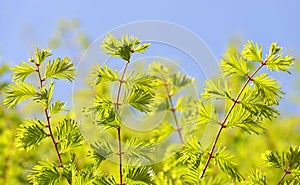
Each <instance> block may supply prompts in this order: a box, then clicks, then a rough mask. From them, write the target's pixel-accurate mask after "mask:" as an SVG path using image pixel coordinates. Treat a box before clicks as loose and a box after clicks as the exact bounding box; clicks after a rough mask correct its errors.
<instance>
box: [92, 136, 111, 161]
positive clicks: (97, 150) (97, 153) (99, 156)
mask: <svg viewBox="0 0 300 185" xmlns="http://www.w3.org/2000/svg"><path fill="white" fill-rule="evenodd" d="M91 148H92V149H93V151H90V155H89V157H91V158H93V159H94V161H95V164H94V165H95V166H98V167H99V166H100V164H101V163H102V161H104V160H106V159H107V158H109V157H111V156H112V154H113V153H114V151H113V149H112V148H111V146H110V145H109V143H107V142H106V141H105V140H101V141H98V142H96V143H95V144H94V145H91Z"/></svg>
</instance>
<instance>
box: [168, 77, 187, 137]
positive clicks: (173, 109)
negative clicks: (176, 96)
mask: <svg viewBox="0 0 300 185" xmlns="http://www.w3.org/2000/svg"><path fill="white" fill-rule="evenodd" d="M164 86H165V88H166V92H167V94H168V101H169V103H170V105H171V111H172V114H173V118H174V121H175V124H176V130H177V132H178V135H179V139H180V142H181V143H184V141H183V137H182V133H181V128H180V126H179V122H178V119H177V115H176V107H175V106H174V103H173V99H172V94H170V91H169V89H168V83H167V82H165V84H164Z"/></svg>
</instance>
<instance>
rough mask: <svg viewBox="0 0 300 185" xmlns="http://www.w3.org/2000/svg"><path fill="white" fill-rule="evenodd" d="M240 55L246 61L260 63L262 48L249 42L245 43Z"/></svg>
mask: <svg viewBox="0 0 300 185" xmlns="http://www.w3.org/2000/svg"><path fill="white" fill-rule="evenodd" d="M241 54H242V56H243V57H244V58H245V59H246V60H247V61H253V62H262V46H261V45H258V43H254V42H253V41H251V40H249V41H247V42H246V44H245V45H244V48H243V51H242V52H241Z"/></svg>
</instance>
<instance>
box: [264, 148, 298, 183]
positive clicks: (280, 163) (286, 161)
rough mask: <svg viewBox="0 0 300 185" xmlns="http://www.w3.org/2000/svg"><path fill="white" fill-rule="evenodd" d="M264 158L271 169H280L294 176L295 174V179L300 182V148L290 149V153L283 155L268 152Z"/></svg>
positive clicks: (283, 153)
mask: <svg viewBox="0 0 300 185" xmlns="http://www.w3.org/2000/svg"><path fill="white" fill-rule="evenodd" d="M264 156H265V161H266V162H267V164H268V165H269V166H270V167H274V168H279V169H281V170H283V171H284V172H286V173H291V174H292V175H293V172H295V177H296V178H297V179H298V180H300V179H299V170H300V165H299V164H300V147H290V148H289V150H288V151H286V152H285V151H283V152H282V153H279V152H277V151H276V152H272V151H267V152H266V153H265V154H264Z"/></svg>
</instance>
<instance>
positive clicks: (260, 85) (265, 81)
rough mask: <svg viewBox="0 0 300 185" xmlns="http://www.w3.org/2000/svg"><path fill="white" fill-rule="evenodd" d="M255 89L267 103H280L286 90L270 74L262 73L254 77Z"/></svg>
mask: <svg viewBox="0 0 300 185" xmlns="http://www.w3.org/2000/svg"><path fill="white" fill-rule="evenodd" d="M253 84H254V91H255V92H256V93H257V94H259V95H260V96H261V97H262V98H263V99H266V100H267V101H265V103H266V104H267V105H278V104H279V100H280V99H281V95H282V94H284V92H282V91H281V88H280V86H279V84H278V82H277V81H276V80H274V79H271V77H270V76H269V75H268V74H265V73H264V74H261V75H259V76H257V77H255V78H254V79H253Z"/></svg>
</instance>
